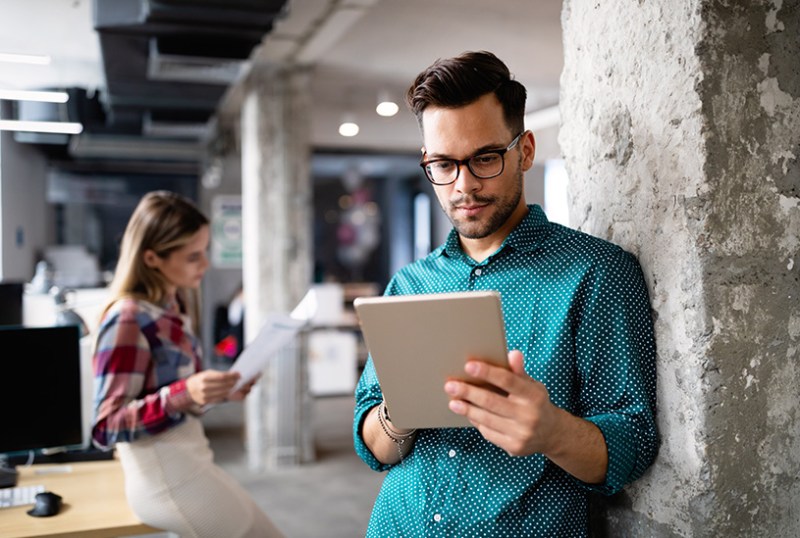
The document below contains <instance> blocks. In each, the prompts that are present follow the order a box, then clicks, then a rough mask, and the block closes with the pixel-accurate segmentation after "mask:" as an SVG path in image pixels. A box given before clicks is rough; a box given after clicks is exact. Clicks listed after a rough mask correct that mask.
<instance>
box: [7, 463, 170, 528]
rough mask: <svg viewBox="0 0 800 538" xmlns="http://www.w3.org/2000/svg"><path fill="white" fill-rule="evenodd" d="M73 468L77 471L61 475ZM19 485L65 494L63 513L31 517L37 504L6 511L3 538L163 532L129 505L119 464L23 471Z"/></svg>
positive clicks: (34, 467)
mask: <svg viewBox="0 0 800 538" xmlns="http://www.w3.org/2000/svg"><path fill="white" fill-rule="evenodd" d="M67 468H71V469H72V470H71V472H58V471H64V470H66V469H67ZM17 469H18V470H19V472H20V473H19V480H18V483H17V485H19V486H25V485H35V484H42V485H44V487H45V490H48V491H52V492H53V493H57V494H58V495H61V497H62V498H63V500H62V503H63V504H62V507H61V512H59V513H58V514H57V515H55V516H52V517H33V516H29V515H28V514H27V512H28V510H30V509H31V508H32V505H27V506H16V507H14V508H0V536H3V537H4V538H12V537H15V538H16V537H26V536H58V537H81V538H99V537H113V536H128V535H132V534H149V533H156V532H161V531H159V530H158V529H154V528H152V527H150V526H148V525H145V524H143V523H141V522H140V521H139V520H138V519H137V518H136V516H135V515H134V514H133V512H132V511H131V509H130V508H129V507H128V502H127V500H126V499H125V488H124V481H123V476H122V467H121V465H120V463H119V461H118V460H116V459H114V460H105V461H87V462H77V463H68V464H40V465H32V466H30V467H21V466H20V467H17Z"/></svg>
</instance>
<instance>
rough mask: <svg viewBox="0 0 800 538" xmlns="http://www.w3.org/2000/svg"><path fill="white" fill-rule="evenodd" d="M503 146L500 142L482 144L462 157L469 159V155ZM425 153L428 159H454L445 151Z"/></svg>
mask: <svg viewBox="0 0 800 538" xmlns="http://www.w3.org/2000/svg"><path fill="white" fill-rule="evenodd" d="M503 148H504V147H503V144H502V143H500V144H486V145H484V146H481V147H479V148H478V149H476V150H475V151H473V152H472V153H470V154H469V155H467V156H466V157H464V158H465V159H469V158H470V157H474V156H475V155H478V154H480V153H485V152H487V151H497V150H499V149H503ZM425 155H426V157H427V159H429V160H430V159H455V157H452V156H450V155H447V154H445V153H425Z"/></svg>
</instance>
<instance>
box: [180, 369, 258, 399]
mask: <svg viewBox="0 0 800 538" xmlns="http://www.w3.org/2000/svg"><path fill="white" fill-rule="evenodd" d="M238 380H239V372H221V371H219V370H203V371H202V372H197V373H196V374H192V375H190V376H189V377H188V378H187V379H186V390H187V391H189V396H191V397H192V400H194V403H196V404H197V405H207V404H215V403H220V402H224V401H225V400H227V399H228V394H230V392H231V389H232V388H233V387H234V385H236V382H237V381H238ZM248 390H249V389H248ZM237 392H241V391H237Z"/></svg>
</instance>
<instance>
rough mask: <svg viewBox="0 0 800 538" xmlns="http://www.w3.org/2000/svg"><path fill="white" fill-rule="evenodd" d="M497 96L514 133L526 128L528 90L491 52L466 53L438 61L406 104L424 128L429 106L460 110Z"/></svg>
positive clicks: (414, 87)
mask: <svg viewBox="0 0 800 538" xmlns="http://www.w3.org/2000/svg"><path fill="white" fill-rule="evenodd" d="M488 93H494V94H495V96H497V99H498V101H500V104H501V105H502V107H503V117H504V118H505V121H506V124H507V125H508V127H509V129H510V130H511V131H512V132H522V131H523V130H524V128H525V99H526V97H527V92H526V91H525V86H523V85H522V84H520V83H519V82H518V81H516V80H513V79H512V77H511V73H510V72H509V70H508V67H507V66H506V64H504V63H503V62H502V61H501V60H500V59H499V58H497V56H495V55H494V54H492V53H491V52H486V51H478V52H465V53H463V54H461V55H459V56H456V57H453V58H448V59H445V60H442V59H439V60H436V61H435V62H434V63H433V64H431V66H430V67H428V68H427V69H425V70H424V71H423V72H422V73H420V74H419V75H418V76H417V78H416V80H414V83H413V84H412V85H411V87H409V88H408V91H407V92H406V104H407V105H408V107H409V108H410V109H411V111H412V112H413V113H414V115H415V116H416V117H417V122H418V123H419V126H420V129H421V128H422V113H423V112H424V111H425V109H426V108H427V107H428V106H436V107H443V108H459V107H462V106H466V105H469V104H472V103H474V102H475V101H477V100H478V99H480V98H481V97H483V96H484V95H486V94H488Z"/></svg>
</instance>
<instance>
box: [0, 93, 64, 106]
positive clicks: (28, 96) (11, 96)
mask: <svg viewBox="0 0 800 538" xmlns="http://www.w3.org/2000/svg"><path fill="white" fill-rule="evenodd" d="M0 99H6V100H8V101H38V102H40V103H66V102H67V101H68V100H69V95H68V94H67V92H46V91H28V90H0Z"/></svg>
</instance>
